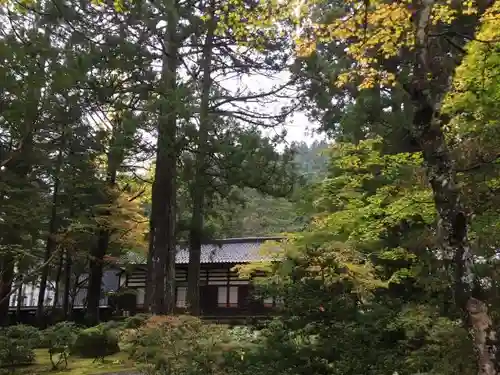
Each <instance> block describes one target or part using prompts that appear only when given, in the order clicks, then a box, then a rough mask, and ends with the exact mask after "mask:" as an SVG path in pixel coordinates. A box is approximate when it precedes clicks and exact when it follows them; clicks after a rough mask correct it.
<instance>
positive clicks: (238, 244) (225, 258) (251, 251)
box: [124, 237, 282, 264]
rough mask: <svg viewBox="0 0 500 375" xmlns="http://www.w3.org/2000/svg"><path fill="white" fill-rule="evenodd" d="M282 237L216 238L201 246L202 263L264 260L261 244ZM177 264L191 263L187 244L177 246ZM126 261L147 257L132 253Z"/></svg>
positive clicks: (131, 261)
mask: <svg viewBox="0 0 500 375" xmlns="http://www.w3.org/2000/svg"><path fill="white" fill-rule="evenodd" d="M281 239H282V237H247V238H228V239H223V240H214V241H211V242H210V243H206V244H203V245H202V246H201V263H249V262H253V261H258V260H263V259H264V258H265V257H264V256H263V255H262V253H261V246H262V245H263V244H264V243H265V242H266V241H279V240H281ZM177 249H178V250H177V254H176V257H175V263H176V264H187V263H189V248H188V246H187V244H185V245H180V246H178V248H177ZM124 260H125V262H126V263H135V264H145V263H146V258H145V257H144V256H143V255H139V254H137V253H130V254H129V255H128V256H127V257H126V259H124Z"/></svg>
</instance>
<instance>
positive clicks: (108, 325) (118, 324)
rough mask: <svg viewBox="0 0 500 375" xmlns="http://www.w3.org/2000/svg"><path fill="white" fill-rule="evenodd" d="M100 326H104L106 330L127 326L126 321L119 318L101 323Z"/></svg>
mask: <svg viewBox="0 0 500 375" xmlns="http://www.w3.org/2000/svg"><path fill="white" fill-rule="evenodd" d="M99 326H100V327H102V328H103V329H104V330H105V331H109V330H115V331H118V330H121V329H123V328H124V326H125V322H119V321H117V320H110V321H109V322H106V323H101V324H99Z"/></svg>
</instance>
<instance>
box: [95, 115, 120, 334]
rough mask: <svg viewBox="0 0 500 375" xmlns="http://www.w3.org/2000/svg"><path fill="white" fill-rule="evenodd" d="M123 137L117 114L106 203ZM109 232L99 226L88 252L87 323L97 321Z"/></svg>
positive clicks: (107, 173) (117, 165) (115, 172)
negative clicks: (95, 238)
mask: <svg viewBox="0 0 500 375" xmlns="http://www.w3.org/2000/svg"><path fill="white" fill-rule="evenodd" d="M124 137H125V133H124V130H123V119H122V118H121V117H120V116H118V117H117V118H116V119H115V121H114V124H113V133H112V136H111V142H110V147H109V151H108V160H107V171H106V185H107V189H108V191H107V192H106V198H107V199H110V201H109V202H108V203H112V201H113V199H114V197H113V193H114V190H115V188H116V176H117V173H118V169H119V168H120V165H121V164H122V162H123V158H124V146H125V145H124V142H123V138H124ZM104 215H105V216H110V215H111V213H110V212H109V211H108V212H105V213H104ZM110 234H111V232H110V229H109V226H103V227H101V228H100V229H99V232H98V238H97V245H96V246H95V247H94V248H93V249H92V251H91V253H90V274H89V283H88V289H87V314H86V315H87V316H86V320H87V323H89V324H92V325H95V324H97V323H98V322H99V302H100V300H101V287H102V275H103V265H104V256H105V255H106V253H107V251H108V247H109V239H110Z"/></svg>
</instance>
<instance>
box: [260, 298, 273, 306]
mask: <svg viewBox="0 0 500 375" xmlns="http://www.w3.org/2000/svg"><path fill="white" fill-rule="evenodd" d="M263 303H264V307H273V306H274V298H273V297H266V298H264V300H263Z"/></svg>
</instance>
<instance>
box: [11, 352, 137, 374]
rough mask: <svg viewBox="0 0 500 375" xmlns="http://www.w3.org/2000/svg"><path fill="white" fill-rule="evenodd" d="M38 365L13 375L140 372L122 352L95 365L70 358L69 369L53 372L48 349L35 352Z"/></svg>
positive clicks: (18, 370) (24, 368)
mask: <svg viewBox="0 0 500 375" xmlns="http://www.w3.org/2000/svg"><path fill="white" fill-rule="evenodd" d="M35 354H36V363H34V364H33V365H30V366H24V367H18V368H16V369H15V370H14V371H13V372H12V374H13V375H38V374H40V375H43V374H51V375H63V374H64V375H96V374H100V375H136V374H138V371H137V370H136V368H135V365H134V363H133V362H132V361H131V360H129V359H128V355H127V353H124V352H120V353H117V354H114V355H110V356H108V357H106V358H105V359H104V362H96V363H93V361H94V360H93V359H92V358H79V357H69V359H68V367H67V368H66V369H61V370H52V365H51V363H50V358H49V353H48V350H47V349H37V350H35Z"/></svg>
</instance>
